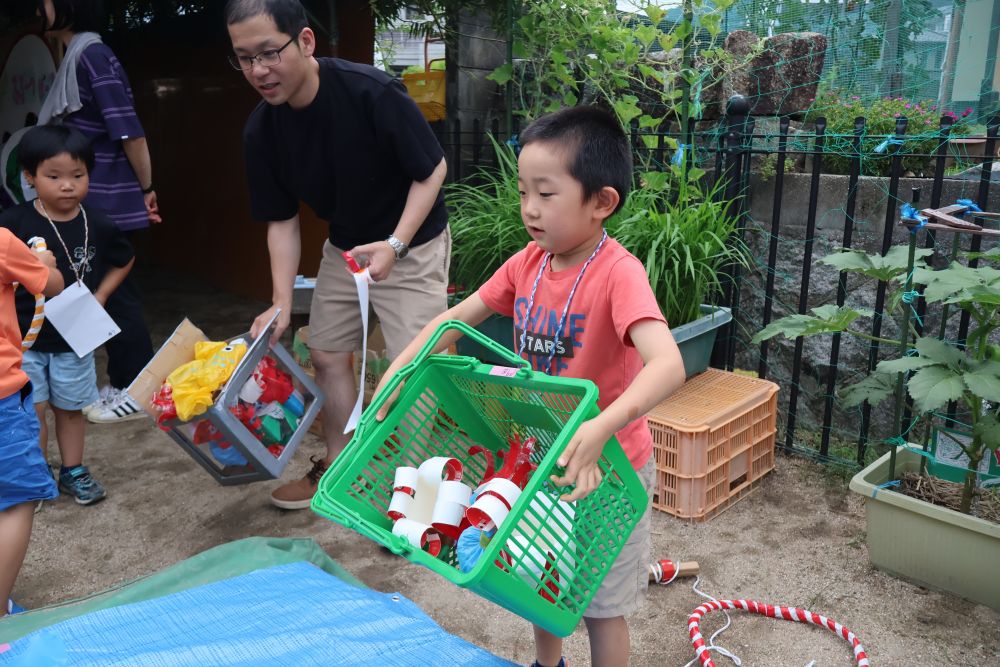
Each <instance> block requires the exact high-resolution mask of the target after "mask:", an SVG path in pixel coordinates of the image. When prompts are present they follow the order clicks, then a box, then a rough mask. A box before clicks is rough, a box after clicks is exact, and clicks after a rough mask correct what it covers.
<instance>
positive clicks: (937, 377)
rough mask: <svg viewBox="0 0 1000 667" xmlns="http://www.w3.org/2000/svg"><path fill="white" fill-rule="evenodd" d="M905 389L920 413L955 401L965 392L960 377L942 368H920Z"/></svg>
mask: <svg viewBox="0 0 1000 667" xmlns="http://www.w3.org/2000/svg"><path fill="white" fill-rule="evenodd" d="M906 388H907V390H908V391H909V392H910V396H912V397H913V401H914V404H915V405H916V407H917V409H918V410H920V412H930V411H931V410H936V409H938V408H940V407H941V406H943V405H945V404H946V403H948V402H949V401H956V400H958V399H959V398H961V397H962V394H963V393H964V392H965V383H964V382H962V376H961V375H959V374H958V373H956V372H955V371H953V370H951V369H950V368H945V367H944V366H937V365H935V366H927V367H926V368H921V369H920V370H918V371H917V372H916V373H914V374H913V377H911V378H910V380H909V382H907V383H906Z"/></svg>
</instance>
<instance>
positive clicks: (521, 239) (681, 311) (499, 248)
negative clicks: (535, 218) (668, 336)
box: [445, 137, 751, 327]
mask: <svg viewBox="0 0 1000 667" xmlns="http://www.w3.org/2000/svg"><path fill="white" fill-rule="evenodd" d="M490 140H491V141H492V142H493V148H494V151H495V152H496V156H497V167H496V168H489V169H481V170H480V171H479V172H478V173H477V174H476V175H475V176H474V177H472V178H470V179H467V180H465V181H463V182H460V183H453V184H451V185H447V186H445V199H446V201H447V202H448V206H449V208H450V211H451V216H450V220H451V234H452V240H453V243H454V250H453V252H452V260H451V280H452V283H453V284H455V285H456V286H457V287H458V288H459V289H460V290H461V291H463V292H466V293H467V292H470V291H473V290H475V289H477V288H478V287H479V286H480V285H482V284H483V283H484V282H486V281H487V280H488V279H489V278H490V276H492V275H493V273H494V272H496V270H497V269H499V268H500V266H501V265H502V264H503V263H504V262H505V261H506V260H507V259H508V258H509V257H510V256H511V255H513V254H514V253H516V252H518V251H519V250H521V249H522V248H523V247H524V246H525V245H527V243H528V242H529V241H530V240H531V237H530V236H529V235H528V232H527V231H525V229H524V224H523V223H522V221H521V204H520V197H519V196H518V187H517V156H516V155H515V154H514V151H513V150H512V149H511V148H510V147H509V146H506V145H503V144H499V143H497V142H496V141H495V140H494V139H493V138H492V137H490ZM678 180H679V179H677V178H675V177H673V176H672V175H671V174H669V173H662V172H657V173H647V174H643V175H642V177H641V178H640V183H639V187H637V188H636V189H635V190H633V191H632V193H631V195H630V196H629V198H628V199H627V200H626V202H625V205H624V206H623V207H622V210H621V211H619V212H618V213H617V214H616V215H615V216H614V217H613V218H611V219H610V220H609V221H608V224H607V228H608V233H609V234H610V235H611V236H612V237H614V238H615V239H617V240H618V241H619V242H620V243H621V244H622V245H623V246H625V248H626V249H627V250H628V251H629V252H631V253H632V254H633V255H635V256H636V257H638V258H639V260H640V261H641V262H642V263H643V265H644V266H645V267H646V274H647V275H648V276H649V283H650V285H651V286H652V288H653V293H654V294H655V296H656V300H657V302H658V303H659V304H660V307H661V308H662V309H663V314H664V316H665V317H666V318H667V321H668V322H669V323H670V326H672V327H677V326H680V325H682V324H686V323H687V322H691V321H692V320H695V319H697V318H698V317H700V316H701V312H700V306H701V304H703V303H712V302H713V300H714V299H716V298H717V297H718V295H719V294H720V293H721V288H722V281H723V280H724V278H725V271H726V270H727V268H728V267H729V266H732V265H733V264H739V265H742V266H744V267H749V266H750V265H751V262H750V254H749V251H748V249H747V247H746V245H745V244H744V243H743V242H742V241H740V240H739V239H737V238H736V237H735V235H734V232H735V231H736V220H735V218H734V217H733V216H731V215H730V213H729V208H730V202H727V201H717V198H718V195H719V194H720V193H719V191H718V188H717V187H712V188H705V187H702V186H700V185H698V184H697V183H678Z"/></svg>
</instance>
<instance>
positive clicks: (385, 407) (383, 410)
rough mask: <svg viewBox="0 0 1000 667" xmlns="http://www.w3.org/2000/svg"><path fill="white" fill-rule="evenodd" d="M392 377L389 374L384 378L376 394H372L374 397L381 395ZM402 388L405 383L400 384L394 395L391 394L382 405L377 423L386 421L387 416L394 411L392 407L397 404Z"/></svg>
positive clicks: (376, 419)
mask: <svg viewBox="0 0 1000 667" xmlns="http://www.w3.org/2000/svg"><path fill="white" fill-rule="evenodd" d="M390 377H392V376H391V375H389V374H388V373H386V374H385V375H384V376H382V381H381V382H379V383H378V386H377V387H375V393H374V394H372V396H378V395H379V393H381V391H382V388H383V387H384V386H385V385H386V382H387V381H388V379H389V378H390ZM402 388H403V383H400V384H399V386H398V387H396V390H395V391H393V392H392V394H390V395H389V396H388V397H387V398H386V399H385V402H384V403H383V404H382V407H380V408H379V409H378V412H376V413H375V421H379V422H380V421H384V420H385V416H386V415H387V414H389V410H390V409H392V406H393V405H394V404H395V403H396V399H397V398H399V392H400V390H401V389H402Z"/></svg>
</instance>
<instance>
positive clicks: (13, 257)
mask: <svg viewBox="0 0 1000 667" xmlns="http://www.w3.org/2000/svg"><path fill="white" fill-rule="evenodd" d="M55 268H56V258H55V256H54V255H53V254H52V253H51V252H49V251H47V250H46V251H45V252H43V253H36V252H33V251H31V250H30V249H29V248H28V247H27V246H26V245H24V244H23V243H22V242H21V241H19V240H18V239H17V237H16V236H14V235H13V234H12V233H11V232H10V231H9V230H7V229H4V228H2V227H0V434H2V437H0V617H3V616H6V615H7V614H9V613H16V612H18V611H22V610H21V608H20V607H17V606H16V605H15V604H14V602H13V600H11V599H10V593H11V590H13V588H14V581H15V579H17V573H18V571H19V570H20V569H21V563H23V562H24V554H25V553H27V551H28V540H29V539H30V537H31V525H32V523H33V522H34V517H35V513H34V504H35V502H36V501H39V500H49V499H52V498H55V497H57V496H58V495H59V491H58V489H56V483H55V480H54V479H53V478H52V472H51V471H50V470H49V466H48V465H47V464H46V463H45V459H44V458H43V457H42V450H41V449H40V448H39V447H38V418H37V417H36V415H35V407H34V404H33V403H32V400H31V384H30V383H29V382H28V376H27V375H26V374H25V373H24V371H22V370H21V330H20V328H19V327H18V324H17V312H16V311H15V310H14V283H20V284H21V285H23V286H24V288H25V289H27V290H28V291H29V292H31V293H32V294H37V293H38V292H41V293H43V294H44V295H45V296H55V295H56V294H59V292H61V291H62V289H63V277H62V274H61V273H60V272H59V271H56V270H55Z"/></svg>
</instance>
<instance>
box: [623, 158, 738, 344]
mask: <svg viewBox="0 0 1000 667" xmlns="http://www.w3.org/2000/svg"><path fill="white" fill-rule="evenodd" d="M642 180H643V182H641V183H640V187H638V188H637V189H636V190H634V191H633V192H632V194H631V195H630V196H629V198H628V201H626V203H625V206H624V207H622V210H621V211H619V212H618V214H617V215H615V216H614V218H612V219H611V220H610V221H609V222H608V233H609V234H611V235H612V236H613V237H614V238H616V239H617V240H618V242H619V243H621V244H622V245H623V246H625V248H626V249H627V250H628V251H629V252H631V253H632V254H633V255H635V256H636V257H638V258H639V260H640V261H641V262H642V263H643V265H644V266H645V267H646V275H648V276H649V284H650V286H651V287H652V288H653V294H654V295H655V296H656V300H657V302H658V303H659V304H660V307H661V308H662V309H663V314H664V316H665V317H666V318H667V321H668V322H669V323H670V326H671V327H677V326H680V325H682V324H687V323H688V322H691V321H692V320H696V319H698V318H699V317H700V316H701V311H700V306H701V304H703V303H705V304H711V303H712V302H713V301H714V300H715V299H716V298H717V297H718V296H719V295H720V294H721V289H722V281H723V280H724V278H725V276H726V271H727V270H728V268H729V267H730V266H732V265H733V264H737V265H741V266H744V267H749V266H750V265H751V262H750V253H749V249H748V248H747V246H746V244H744V243H743V241H742V240H740V239H738V238H737V237H736V236H735V231H736V219H735V217H734V216H732V215H730V211H729V209H730V204H731V202H728V201H725V200H718V195H719V194H720V193H719V188H718V187H711V188H705V187H703V186H701V185H699V184H697V183H694V182H692V183H681V184H679V185H678V184H676V183H674V184H673V186H671V185H670V183H669V179H668V178H666V177H664V175H663V174H660V173H654V174H645V175H643V179H642Z"/></svg>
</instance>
